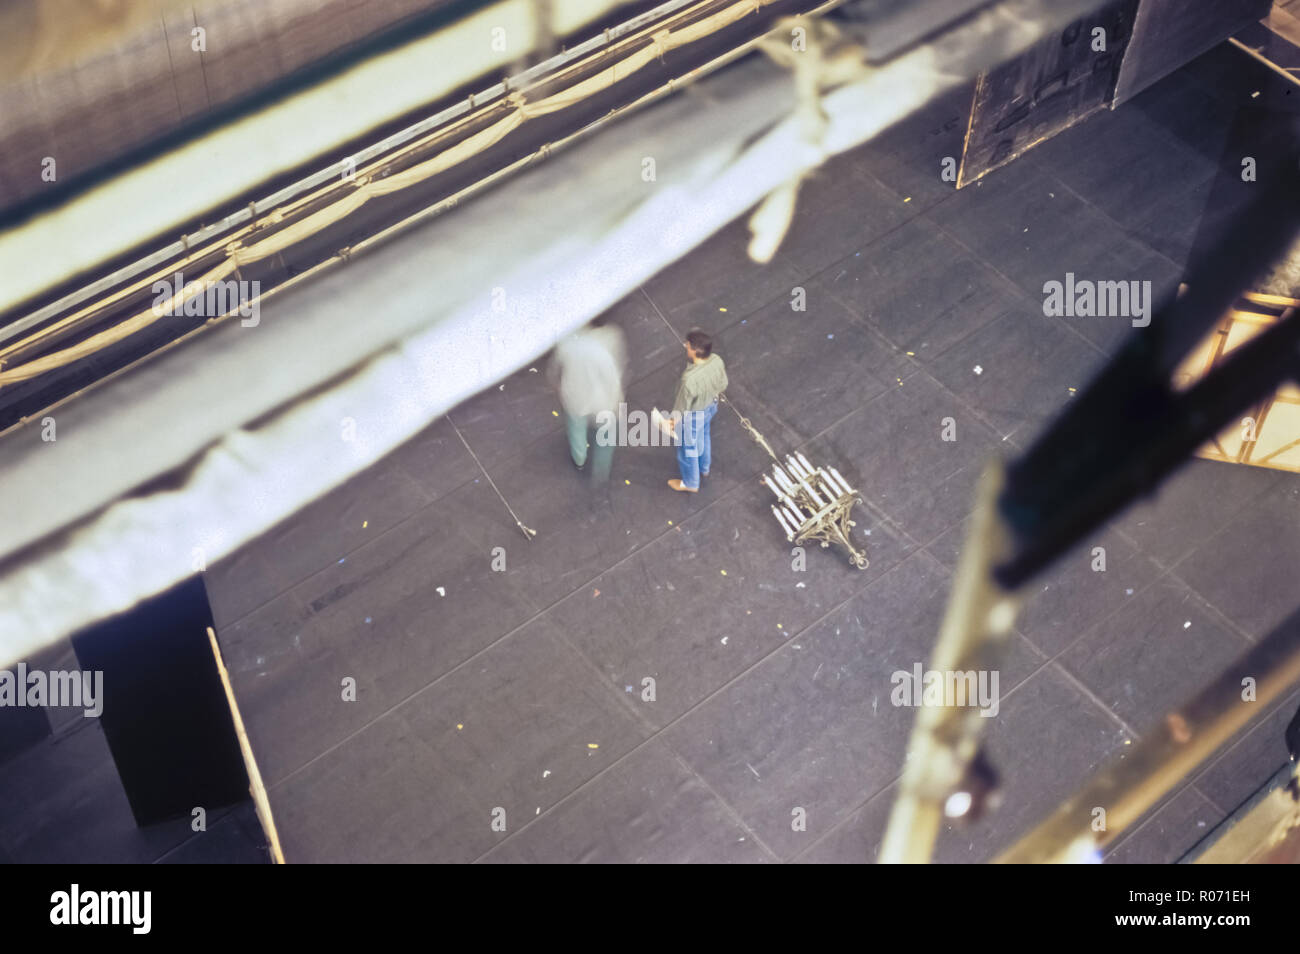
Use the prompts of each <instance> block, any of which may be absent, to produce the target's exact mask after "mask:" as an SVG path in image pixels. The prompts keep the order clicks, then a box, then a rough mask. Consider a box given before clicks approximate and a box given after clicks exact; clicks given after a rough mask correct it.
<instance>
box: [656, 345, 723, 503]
mask: <svg viewBox="0 0 1300 954" xmlns="http://www.w3.org/2000/svg"><path fill="white" fill-rule="evenodd" d="M682 344H683V345H685V347H686V355H687V357H688V358H689V360H690V363H689V364H688V365H687V366H686V370H685V371H683V372H682V377H681V381H680V382H679V383H678V385H677V396H676V397H675V398H674V399H673V412H674V413H673V417H672V419H671V420H670V422H669V428H670V429H671V430H672V432H673V435H674V438H675V440H676V443H677V468H678V470H679V471H680V472H681V477H680V478H674V479H673V480H670V481H668V486H669V487H671V488H672V489H673V490H679V491H682V492H683V493H691V494H693V493H698V492H699V489H700V478H701V477H707V476H709V468H710V467H711V466H712V463H713V453H712V452H713V447H712V442H711V441H710V435H709V425H710V423H711V422H712V421H713V415H715V414H717V413H718V395H720V394H721V393H722V392H723V391H725V390H726V389H727V368H726V365H724V364H723V363H722V358H721V357H719V356H718V355H716V354H714V353H713V339H712V338H710V337H709V336H708V335H707V334H705V333H704V332H703V331H692V332H691V333H690V334H688V335H687V336H686V340H685V341H684V342H682ZM678 421H680V434H679V433H678V429H679V425H678Z"/></svg>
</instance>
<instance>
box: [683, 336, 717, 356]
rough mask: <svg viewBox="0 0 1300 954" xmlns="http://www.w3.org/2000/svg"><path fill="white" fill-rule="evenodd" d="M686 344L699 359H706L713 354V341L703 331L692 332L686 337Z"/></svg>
mask: <svg viewBox="0 0 1300 954" xmlns="http://www.w3.org/2000/svg"><path fill="white" fill-rule="evenodd" d="M686 343H687V344H689V345H690V346H691V349H692V350H693V351H695V353H696V354H698V355H699V356H700V357H701V358H707V357H708V356H709V355H711V354H713V339H712V338H710V337H709V336H708V335H707V334H705V333H704V332H703V331H692V332H691V333H690V334H689V335H687V336H686Z"/></svg>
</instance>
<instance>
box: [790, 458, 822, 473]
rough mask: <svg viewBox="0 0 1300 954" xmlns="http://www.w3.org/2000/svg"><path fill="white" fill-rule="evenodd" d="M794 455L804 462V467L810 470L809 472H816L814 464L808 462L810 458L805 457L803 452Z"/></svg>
mask: <svg viewBox="0 0 1300 954" xmlns="http://www.w3.org/2000/svg"><path fill="white" fill-rule="evenodd" d="M794 456H795V457H798V458H799V463H801V464H803V469H804V470H806V471H808V473H810V474H814V473H816V472H817V471H816V469H815V468H814V467H813V465H812V464H810V463H808V458H807V457H804V456H803V454H800V453H796V454H795V455H794Z"/></svg>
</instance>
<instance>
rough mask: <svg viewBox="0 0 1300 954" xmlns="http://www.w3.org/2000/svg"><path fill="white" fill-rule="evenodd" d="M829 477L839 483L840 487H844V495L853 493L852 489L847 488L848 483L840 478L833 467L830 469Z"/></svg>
mask: <svg viewBox="0 0 1300 954" xmlns="http://www.w3.org/2000/svg"><path fill="white" fill-rule="evenodd" d="M831 476H832V477H834V478H835V479H836V480H837V481H839V482H840V485H841V486H843V487H844V492H845V493H846V494H851V493H853V488H852V487H850V486H849V482H848V481H847V480H845V479H844V478H843V477H841V476H840V472H839V471H838V470H836V469H835V468H834V467H832V468H831Z"/></svg>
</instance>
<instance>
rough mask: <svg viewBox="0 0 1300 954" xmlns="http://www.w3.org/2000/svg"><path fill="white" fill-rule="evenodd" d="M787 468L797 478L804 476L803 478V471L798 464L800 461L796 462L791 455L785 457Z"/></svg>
mask: <svg viewBox="0 0 1300 954" xmlns="http://www.w3.org/2000/svg"><path fill="white" fill-rule="evenodd" d="M785 466H787V467H789V468H790V473H792V474H794V475H795V476H796V477H802V476H803V471H802V470H801V469H800V468H799V463H798V461H796V460H795V459H794V458H793V457H791V456H790V455H789V454H786V455H785Z"/></svg>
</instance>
